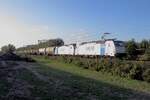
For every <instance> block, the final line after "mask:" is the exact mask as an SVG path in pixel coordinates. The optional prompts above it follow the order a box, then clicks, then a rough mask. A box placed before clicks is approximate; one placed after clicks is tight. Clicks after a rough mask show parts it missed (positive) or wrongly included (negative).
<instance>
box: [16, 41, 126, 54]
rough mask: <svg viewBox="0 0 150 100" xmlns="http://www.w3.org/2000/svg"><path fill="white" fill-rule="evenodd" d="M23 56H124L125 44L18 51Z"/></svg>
mask: <svg viewBox="0 0 150 100" xmlns="http://www.w3.org/2000/svg"><path fill="white" fill-rule="evenodd" d="M18 53H24V54H36V55H64V56H110V57H115V56H117V55H122V54H125V44H124V42H123V41H118V40H113V39H108V40H104V41H102V40H99V41H91V42H82V43H79V44H77V43H76V44H68V45H62V46H55V47H46V48H39V49H30V50H22V51H18Z"/></svg>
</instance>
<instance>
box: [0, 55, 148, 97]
mask: <svg viewBox="0 0 150 100" xmlns="http://www.w3.org/2000/svg"><path fill="white" fill-rule="evenodd" d="M34 59H35V60H36V61H37V62H36V63H29V62H28V63H27V62H18V61H15V62H14V61H13V62H12V61H9V62H6V61H1V62H0V65H1V67H0V68H1V70H0V71H1V72H0V88H1V89H0V99H9V100H20V99H21V100H22V99H25V100H26V99H27V100H150V84H149V83H146V82H142V81H136V80H131V79H126V78H120V77H118V76H112V75H110V74H106V73H101V72H96V71H91V70H87V69H83V68H81V67H77V66H75V65H72V64H65V63H63V62H58V61H55V60H51V59H48V58H47V59H45V58H44V57H34Z"/></svg>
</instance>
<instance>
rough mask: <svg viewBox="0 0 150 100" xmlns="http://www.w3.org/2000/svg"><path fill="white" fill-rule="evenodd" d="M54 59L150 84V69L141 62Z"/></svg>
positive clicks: (108, 59)
mask: <svg viewBox="0 0 150 100" xmlns="http://www.w3.org/2000/svg"><path fill="white" fill-rule="evenodd" d="M54 59H55V60H56V59H57V60H58V61H62V62H65V63H69V64H74V65H76V66H79V67H82V68H85V69H92V70H95V71H101V72H108V73H111V74H112V75H118V76H121V77H127V78H131V79H136V80H144V81H147V82H150V68H149V69H148V68H146V67H145V66H146V65H145V64H143V63H140V62H131V61H130V62H129V61H123V60H120V59H111V58H101V59H94V58H93V59H91V58H80V57H66V56H59V57H54ZM146 69H147V70H146Z"/></svg>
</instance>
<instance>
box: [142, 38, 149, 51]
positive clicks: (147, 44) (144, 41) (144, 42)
mask: <svg viewBox="0 0 150 100" xmlns="http://www.w3.org/2000/svg"><path fill="white" fill-rule="evenodd" d="M140 48H142V49H145V50H146V49H147V48H149V41H148V40H146V39H144V40H142V41H141V43H140Z"/></svg>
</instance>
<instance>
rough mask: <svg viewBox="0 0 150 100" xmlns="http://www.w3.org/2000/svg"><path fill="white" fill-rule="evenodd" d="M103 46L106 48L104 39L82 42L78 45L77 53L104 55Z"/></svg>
mask: <svg viewBox="0 0 150 100" xmlns="http://www.w3.org/2000/svg"><path fill="white" fill-rule="evenodd" d="M101 48H104V42H103V41H93V42H87V43H81V44H79V45H78V46H77V47H76V53H75V54H76V55H84V56H85V55H87V56H89V55H91V56H94V55H95V56H98V55H104V51H103V50H101Z"/></svg>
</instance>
